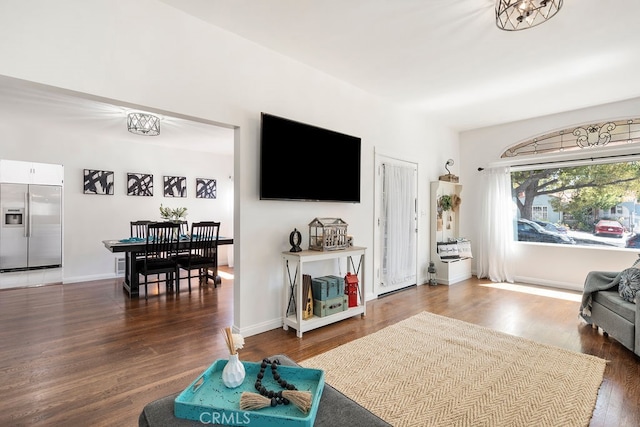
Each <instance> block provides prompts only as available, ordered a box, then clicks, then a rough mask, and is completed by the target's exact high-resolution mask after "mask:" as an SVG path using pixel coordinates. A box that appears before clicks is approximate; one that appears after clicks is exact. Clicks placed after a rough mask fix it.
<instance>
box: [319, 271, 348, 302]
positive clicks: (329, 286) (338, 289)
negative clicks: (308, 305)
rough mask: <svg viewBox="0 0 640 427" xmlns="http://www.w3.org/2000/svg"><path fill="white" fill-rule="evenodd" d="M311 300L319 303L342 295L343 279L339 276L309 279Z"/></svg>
mask: <svg viewBox="0 0 640 427" xmlns="http://www.w3.org/2000/svg"><path fill="white" fill-rule="evenodd" d="M311 287H312V291H313V299H317V300H320V301H324V300H328V299H331V298H337V297H339V296H341V295H344V278H342V277H339V276H321V277H316V278H313V279H311Z"/></svg>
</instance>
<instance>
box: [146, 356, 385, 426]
mask: <svg viewBox="0 0 640 427" xmlns="http://www.w3.org/2000/svg"><path fill="white" fill-rule="evenodd" d="M274 358H277V359H280V363H282V365H285V366H298V364H297V363H295V362H294V361H293V360H291V359H289V358H288V357H287V356H285V355H281V354H278V355H275V356H271V357H269V359H274ZM179 394H180V393H179V392H178V393H176V394H173V395H171V396H167V397H163V398H162V399H158V400H156V401H154V402H151V403H149V404H148V405H147V406H145V407H144V409H143V410H142V413H141V414H140V417H139V418H138V425H139V426H140V427H191V426H202V425H203V424H202V423H201V422H199V421H191V420H185V419H182V418H176V417H175V416H174V415H173V403H174V400H175V398H176V397H177V396H178V395H179ZM209 425H211V426H219V425H220V424H209ZM390 425H391V424H389V423H387V422H385V421H384V420H382V419H380V418H379V417H377V416H376V415H374V414H372V413H371V412H369V411H367V410H366V409H364V408H363V407H362V406H360V405H358V404H357V403H356V402H354V401H353V400H351V399H349V398H348V397H347V396H345V395H344V394H342V393H340V392H339V391H338V390H336V389H335V388H333V387H331V386H330V385H328V384H325V386H324V389H323V391H322V396H321V397H320V405H319V406H318V413H317V414H316V421H315V423H314V426H316V427H342V426H344V427H377V426H387V427H388V426H390Z"/></svg>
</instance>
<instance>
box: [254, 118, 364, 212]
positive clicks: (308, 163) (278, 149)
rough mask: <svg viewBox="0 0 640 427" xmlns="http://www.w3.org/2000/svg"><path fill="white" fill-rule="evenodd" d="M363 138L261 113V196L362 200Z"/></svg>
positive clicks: (267, 198) (354, 201) (262, 198)
mask: <svg viewBox="0 0 640 427" xmlns="http://www.w3.org/2000/svg"><path fill="white" fill-rule="evenodd" d="M360 142H361V140H360V138H357V137H355V136H349V135H345V134H342V133H339V132H334V131H331V130H328V129H322V128H319V127H316V126H311V125H308V124H304V123H300V122H296V121H293V120H289V119H285V118H282V117H277V116H273V115H271V114H267V113H262V120H261V129H260V199H261V200H304V201H325V202H350V203H359V202H360Z"/></svg>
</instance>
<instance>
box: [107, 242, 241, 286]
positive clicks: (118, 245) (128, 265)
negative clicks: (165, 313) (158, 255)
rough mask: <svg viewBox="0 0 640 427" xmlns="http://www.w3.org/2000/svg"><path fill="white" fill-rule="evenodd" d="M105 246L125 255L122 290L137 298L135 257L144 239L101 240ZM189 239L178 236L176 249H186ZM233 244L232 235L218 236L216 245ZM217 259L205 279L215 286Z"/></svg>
mask: <svg viewBox="0 0 640 427" xmlns="http://www.w3.org/2000/svg"><path fill="white" fill-rule="evenodd" d="M102 243H103V244H104V246H105V248H107V249H108V250H109V251H110V252H113V253H124V255H125V273H124V282H123V284H122V286H123V288H124V290H125V291H126V292H127V293H128V294H129V297H130V298H134V297H135V298H137V297H139V295H140V280H139V277H138V269H137V268H136V258H137V257H138V255H140V254H143V253H144V251H145V245H146V240H145V239H142V238H133V237H132V238H127V239H117V240H103V241H102ZM189 244H190V239H189V238H188V237H187V238H180V239H179V240H178V250H180V249H188V248H189ZM222 245H233V238H232V237H222V236H220V237H219V238H218V246H222ZM217 261H218V259H217V256H216V266H215V269H214V271H213V274H210V272H209V271H208V272H207V279H212V280H213V281H214V284H215V285H216V286H217V285H218V284H220V283H221V282H222V279H221V278H220V275H219V274H218V262H217Z"/></svg>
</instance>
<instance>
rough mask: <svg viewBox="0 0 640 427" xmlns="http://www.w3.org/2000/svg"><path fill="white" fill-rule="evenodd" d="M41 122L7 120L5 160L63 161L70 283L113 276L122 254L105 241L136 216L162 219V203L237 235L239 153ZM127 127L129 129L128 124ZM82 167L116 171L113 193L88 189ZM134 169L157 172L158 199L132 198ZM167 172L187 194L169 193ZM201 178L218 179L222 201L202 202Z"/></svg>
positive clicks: (123, 233) (0, 150) (1, 134)
mask: <svg viewBox="0 0 640 427" xmlns="http://www.w3.org/2000/svg"><path fill="white" fill-rule="evenodd" d="M0 120H1V119H0ZM36 122H37V125H34V117H23V118H19V117H17V118H16V117H14V118H12V120H11V121H10V122H5V123H2V125H0V140H2V141H3V143H2V145H0V158H3V159H12V160H24V161H34V162H42V163H55V164H62V165H63V166H64V196H63V197H64V203H63V211H64V222H63V231H64V238H63V240H64V249H63V256H64V260H63V261H64V267H63V282H64V283H72V282H79V281H87V280H96V279H103V278H110V277H114V274H115V262H114V258H115V257H116V256H118V257H122V256H123V254H112V253H110V252H108V251H107V250H106V249H105V247H104V245H102V243H101V242H102V240H107V239H120V238H125V237H128V236H129V222H130V221H132V220H137V219H148V220H154V221H159V220H161V218H160V211H159V207H160V204H161V203H162V204H164V205H165V206H170V207H178V206H185V207H187V209H188V211H187V212H188V215H187V220H188V221H189V223H192V222H194V221H205V220H216V221H220V222H221V223H222V225H221V235H226V236H231V235H232V233H233V230H232V224H233V182H232V181H231V180H229V176H232V175H233V157H232V156H222V155H219V154H215V155H214V154H210V153H189V152H188V151H185V150H181V149H170V148H163V147H153V148H151V146H149V145H147V144H142V143H140V144H135V143H133V144H132V143H131V142H130V141H125V140H122V141H119V140H113V139H112V138H111V137H105V136H104V135H102V134H101V133H100V132H99V131H98V130H97V131H96V132H91V133H87V132H77V128H74V125H73V121H69V120H65V121H60V122H54V121H49V122H46V123H43V122H42V121H40V120H37V119H36ZM122 126H123V132H125V133H126V130H124V128H125V122H124V121H123V123H122ZM140 138H145V137H140ZM128 139H131V138H128ZM176 159H180V161H179V162H178V161H176ZM83 169H97V170H108V171H113V172H114V195H113V196H106V195H93V194H84V192H83ZM128 172H132V173H151V174H153V178H154V191H153V197H134V196H127V189H126V179H127V173H128ZM163 175H170V176H184V177H186V178H187V197H186V198H165V197H163V193H162V177H163ZM196 178H212V179H216V180H217V187H218V190H217V198H216V199H196V198H195V179H196ZM220 255H221V257H220V263H221V264H223V265H224V264H227V254H226V251H224V250H223V251H221V252H220Z"/></svg>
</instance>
